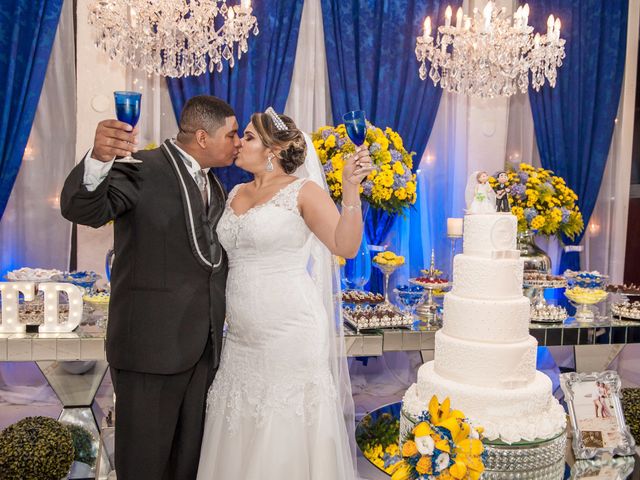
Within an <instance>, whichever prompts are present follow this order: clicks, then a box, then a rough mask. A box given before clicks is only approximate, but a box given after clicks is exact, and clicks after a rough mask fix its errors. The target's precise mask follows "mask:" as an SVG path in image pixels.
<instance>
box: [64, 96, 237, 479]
mask: <svg viewBox="0 0 640 480" xmlns="http://www.w3.org/2000/svg"><path fill="white" fill-rule="evenodd" d="M136 143H137V130H133V129H132V128H131V127H130V126H129V125H127V124H125V123H122V122H118V121H116V120H106V121H103V122H101V123H100V124H99V125H98V128H97V130H96V136H95V141H94V145H93V149H92V150H91V151H90V152H89V153H88V154H87V156H86V157H85V158H84V159H83V160H82V161H81V162H80V163H79V164H78V165H77V166H76V167H75V168H74V169H73V170H72V171H71V173H70V174H69V176H68V177H67V179H66V181H65V185H64V189H63V191H62V195H61V210H62V215H63V216H64V217H65V218H66V219H68V220H70V221H72V222H75V223H79V224H82V225H88V226H91V227H96V228H97V227H100V226H102V225H104V224H105V223H107V222H108V221H109V220H115V226H114V249H115V252H116V256H115V261H114V265H113V270H112V276H111V302H110V306H109V323H108V328H107V340H106V350H107V360H108V361H109V364H110V367H111V376H112V379H113V386H114V390H115V393H116V402H117V407H116V408H117V409H116V452H115V453H116V456H115V459H116V471H117V474H118V479H119V480H145V479H148V480H174V479H175V480H189V479H195V478H196V473H197V468H198V459H199V455H200V443H201V437H202V430H203V425H204V412H205V402H206V395H207V390H208V388H209V385H210V384H211V382H212V380H213V376H214V374H215V371H216V369H217V367H218V362H219V358H220V350H221V347H222V328H223V324H224V317H225V284H226V274H227V261H226V256H225V253H224V251H223V250H222V247H221V246H220V243H219V242H218V238H217V235H216V231H215V227H216V224H217V222H218V220H219V218H220V216H221V215H222V212H223V209H224V205H225V199H226V195H225V192H224V190H223V188H222V186H221V184H220V182H219V181H218V179H217V178H216V177H215V176H214V175H213V173H212V172H210V171H209V168H210V167H223V166H228V165H230V164H232V163H233V161H234V159H235V157H236V156H237V155H238V152H239V150H240V139H239V138H238V123H237V121H236V118H235V114H234V112H233V109H232V108H231V107H230V106H229V105H228V104H227V103H225V102H223V101H222V100H220V99H218V98H216V97H212V96H197V97H193V98H191V99H190V100H189V101H188V102H187V103H186V104H185V106H184V109H183V110H182V113H181V116H180V125H179V133H178V136H177V139H176V140H175V141H173V140H166V141H165V142H164V143H163V144H162V146H161V147H160V148H157V149H155V150H149V151H140V152H137V153H134V155H133V156H134V158H136V159H139V160H141V161H142V163H118V162H115V163H114V159H115V158H116V157H122V156H125V155H127V154H129V153H131V152H136V148H135V145H136Z"/></svg>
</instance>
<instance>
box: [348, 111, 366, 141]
mask: <svg viewBox="0 0 640 480" xmlns="http://www.w3.org/2000/svg"><path fill="white" fill-rule="evenodd" d="M342 120H343V121H344V126H345V127H346V129H347V135H349V138H350V139H351V141H352V142H353V143H354V144H355V145H356V146H357V147H359V146H361V145H362V144H363V143H364V139H365V138H367V117H366V115H365V114H364V111H363V110H356V111H353V112H348V113H345V114H344V115H343V116H342Z"/></svg>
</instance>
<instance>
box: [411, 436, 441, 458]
mask: <svg viewBox="0 0 640 480" xmlns="http://www.w3.org/2000/svg"><path fill="white" fill-rule="evenodd" d="M414 441H415V442H416V447H418V451H419V452H420V454H421V455H433V449H434V447H435V446H436V444H435V442H434V441H433V438H431V437H430V436H429V435H426V436H424V437H416V438H415V439H414Z"/></svg>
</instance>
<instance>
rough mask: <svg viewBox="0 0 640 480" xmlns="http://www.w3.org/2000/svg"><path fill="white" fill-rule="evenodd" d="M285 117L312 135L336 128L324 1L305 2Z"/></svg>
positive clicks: (310, 0) (311, 0)
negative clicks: (325, 43)
mask: <svg viewBox="0 0 640 480" xmlns="http://www.w3.org/2000/svg"><path fill="white" fill-rule="evenodd" d="M284 113H285V114H286V115H288V116H290V117H291V118H292V119H293V121H294V122H295V123H296V125H297V126H298V128H300V129H301V130H303V131H305V132H308V133H312V132H313V131H314V130H317V129H318V128H320V127H322V126H324V125H331V124H333V122H332V118H331V97H330V95H329V74H328V71H327V58H326V53H325V47H324V30H323V25H322V10H321V8H320V0H306V1H305V2H304V7H303V9H302V18H301V20H300V33H299V34H298V47H297V49H296V60H295V64H294V67H293V77H292V79H291V88H290V89H289V97H288V98H287V104H286V106H285V109H284Z"/></svg>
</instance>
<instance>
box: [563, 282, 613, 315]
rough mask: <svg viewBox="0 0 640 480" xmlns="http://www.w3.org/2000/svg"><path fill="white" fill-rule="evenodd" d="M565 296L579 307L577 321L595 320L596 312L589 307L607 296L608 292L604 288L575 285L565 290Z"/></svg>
mask: <svg viewBox="0 0 640 480" xmlns="http://www.w3.org/2000/svg"><path fill="white" fill-rule="evenodd" d="M564 294H565V296H566V297H567V298H568V299H569V300H570V301H571V303H573V304H574V305H575V306H576V307H577V309H578V310H577V311H576V315H575V318H576V321H578V322H593V321H594V320H595V314H594V313H593V310H591V309H590V308H589V306H590V305H597V304H598V303H600V302H602V301H603V300H604V299H606V298H607V295H608V293H607V292H606V291H604V290H602V289H594V288H582V287H574V288H570V289H568V290H565V292H564Z"/></svg>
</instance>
